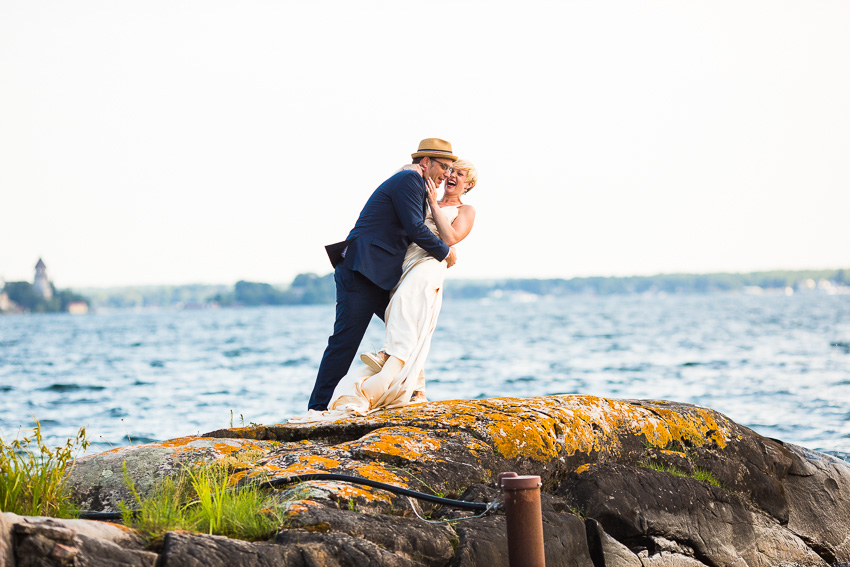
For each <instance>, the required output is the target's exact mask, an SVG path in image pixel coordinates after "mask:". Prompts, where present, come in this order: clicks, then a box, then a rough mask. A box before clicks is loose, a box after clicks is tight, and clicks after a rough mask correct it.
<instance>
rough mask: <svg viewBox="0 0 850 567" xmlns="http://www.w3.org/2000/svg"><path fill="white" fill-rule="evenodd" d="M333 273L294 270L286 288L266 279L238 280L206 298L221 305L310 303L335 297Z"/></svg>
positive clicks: (328, 300)
mask: <svg viewBox="0 0 850 567" xmlns="http://www.w3.org/2000/svg"><path fill="white" fill-rule="evenodd" d="M335 293H336V292H335V284H334V280H333V274H328V275H326V276H317V275H316V274H298V275H297V276H296V277H295V279H294V280H292V284H291V285H290V286H289V287H288V288H286V289H280V288H277V287H273V286H272V285H270V284H267V283H261V282H246V281H244V280H243V281H238V282H236V285H234V286H233V291H232V292H230V293H219V294H216V295H214V296H213V297H211V298H210V301H212V302H215V303H217V304H219V305H221V306H224V307H229V306H255V305H314V304H317V303H333V302H334V300H335Z"/></svg>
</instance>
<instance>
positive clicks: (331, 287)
mask: <svg viewBox="0 0 850 567" xmlns="http://www.w3.org/2000/svg"><path fill="white" fill-rule="evenodd" d="M805 280H814V281H816V282H817V281H820V280H827V281H829V282H831V283H832V284H835V285H845V286H850V269H843V270H808V271H773V272H753V273H746V274H728V273H717V274H659V275H654V276H631V277H587V278H570V279H558V278H552V279H501V280H449V281H448V282H447V283H446V286H445V294H446V298H448V299H478V298H482V297H489V296H493V295H498V294H499V293H507V294H509V293H529V294H534V295H541V296H562V295H572V294H593V295H614V294H631V293H648V292H649V293H652V292H659V293H660V292H664V293H670V294H676V293H681V294H686V293H715V292H734V291H740V290H743V289H744V288H746V287H748V286H757V287H760V288H764V289H784V288H786V287H791V288H795V287H797V286H798V284H799V283H800V282H803V281H805ZM21 283H25V282H13V283H12V284H7V287H8V286H9V285H18V284H21ZM27 285H29V284H27ZM30 289H31V286H30ZM81 291H82V292H83V293H85V294H86V295H87V296H88V297H90V298H91V301H90V303H91V305H93V306H94V307H95V308H99V307H109V308H138V307H178V308H193V307H206V306H209V305H210V304H215V305H219V306H222V307H239V306H245V307H250V306H256V305H315V304H323V303H333V302H334V301H335V296H336V292H335V284H334V279H333V274H332V273H331V274H326V275H324V276H319V275H316V274H313V273H305V274H299V275H298V276H296V277H295V279H294V280H292V283H291V284H289V285H288V286H287V285H272V284H269V283H263V282H249V281H245V280H241V281H238V282H236V284H235V285H233V286H226V285H204V284H197V285H184V286H147V287H126V288H112V289H97V288H91V289H82V290H81ZM32 293H34V292H32ZM62 293H65V292H59V293H58V294H57V296H56V297H55V298H54V299H55V300H59V301H60V303H61V302H63V301H64V302H65V304H67V302H68V301H69V299H67V298H66V299H64V300H63V299H61V298H60V294H62ZM71 300H72V299H71ZM13 301H14V299H13ZM16 303H17V301H16Z"/></svg>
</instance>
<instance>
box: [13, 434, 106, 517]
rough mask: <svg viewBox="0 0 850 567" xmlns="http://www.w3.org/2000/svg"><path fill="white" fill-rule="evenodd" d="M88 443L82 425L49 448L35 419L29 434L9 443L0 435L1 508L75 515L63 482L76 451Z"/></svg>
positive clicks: (45, 514)
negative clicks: (67, 437) (70, 436)
mask: <svg viewBox="0 0 850 567" xmlns="http://www.w3.org/2000/svg"><path fill="white" fill-rule="evenodd" d="M88 446H89V442H88V440H87V439H86V429H85V428H84V427H83V428H81V429H80V430H79V432H78V433H77V436H76V437H75V438H71V439H68V440H67V441H66V442H65V445H61V446H59V447H53V448H51V447H48V446H47V445H45V444H44V439H43V437H42V435H41V423H39V422H38V421H36V422H35V428H34V429H33V430H32V434H31V435H29V436H25V437H21V438H17V437H16V438H15V440H14V441H12V442H11V443H6V442H5V441H4V440H3V439H2V437H0V510H2V511H4V512H13V513H15V514H20V515H22V516H53V517H57V518H73V517H76V516H77V513H78V511H77V507H76V506H75V505H74V503H73V502H72V501H71V493H70V490H69V489H68V488H67V486H66V481H67V480H68V474H69V473H70V471H71V468H72V467H73V466H74V463H75V461H76V456H77V453H78V452H79V451H80V450H82V451H85V450H86V448H87V447H88Z"/></svg>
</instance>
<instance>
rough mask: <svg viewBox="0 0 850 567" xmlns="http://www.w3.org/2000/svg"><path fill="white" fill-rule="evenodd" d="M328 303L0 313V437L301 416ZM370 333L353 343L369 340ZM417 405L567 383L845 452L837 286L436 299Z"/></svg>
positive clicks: (136, 436) (134, 438)
mask: <svg viewBox="0 0 850 567" xmlns="http://www.w3.org/2000/svg"><path fill="white" fill-rule="evenodd" d="M333 311H334V310H333V306H307V307H267V308H257V309H233V310H227V309H222V310H204V311H159V312H142V313H132V312H113V313H102V314H90V315H86V316H71V315H66V314H56V315H30V316H4V317H0V434H2V436H3V439H4V440H8V439H10V438H12V437H14V436H15V435H16V433H17V431H18V429H19V428H20V427H23V428H25V429H26V428H30V427H32V425H33V419H34V418H36V419H38V420H40V422H41V424H42V428H43V430H44V433H45V434H46V436H47V437H48V439H49V440H51V441H53V442H55V443H59V442H60V441H63V440H64V439H65V438H67V437H70V436H73V435H75V434H76V432H77V430H78V429H79V428H80V427H81V426H85V427H86V428H87V433H88V437H89V439H90V440H91V441H93V442H94V446H93V447H92V448H90V449H89V452H90V453H91V452H95V451H100V450H104V449H106V448H108V447H110V446H118V445H126V444H137V443H144V442H149V441H153V440H163V439H170V438H174V437H179V436H183V435H189V434H195V433H203V432H206V431H210V430H214V429H218V428H222V427H230V426H231V425H233V426H239V425H242V424H245V425H248V424H250V423H262V424H272V423H279V422H281V421H283V420H285V419H286V418H287V417H289V416H292V415H296V414H299V413H301V412H303V410H304V409H305V407H306V404H307V399H308V397H309V394H310V391H311V389H312V386H313V380H314V378H315V375H316V368H317V367H318V364H319V360H320V357H321V354H322V351H323V350H324V347H325V345H326V341H327V336H328V334H329V333H330V330H331V327H332V325H333ZM382 332H383V330H382V325H381V324H380V322H379V321H378V320H377V319H376V320H375V321H374V322H373V325H372V326H370V328H369V331H368V333H367V336H366V338H365V339H364V342H363V348H364V350H365V349H369V348H371V346H372V345H375V346H380V344H381V342H382ZM426 373H427V380H428V395H429V397H430V398H431V399H435V400H441V399H455V398H483V397H491V396H534V395H546V394H556V393H568V394H569V393H579V394H592V395H598V396H606V397H614V398H644V399H669V400H677V401H684V402H690V403H694V404H698V405H701V406H706V407H710V408H713V409H716V410H718V411H720V412H722V413H724V414H726V415H728V416H729V417H730V418H732V419H733V420H735V421H737V422H739V423H741V424H744V425H747V426H749V427H752V428H753V429H755V430H756V431H758V432H759V433H761V434H763V435H766V436H769V437H774V438H778V439H782V440H785V441H789V442H792V443H797V444H800V445H804V446H806V447H809V448H812V449H817V450H822V451H827V452H830V453H833V454H840V455H845V454H846V453H850V296H848V295H843V296H842V295H836V296H827V295H794V296H790V297H786V296H748V295H722V294H718V295H708V296H664V297H661V296H616V297H586V296H571V297H564V298H556V299H545V298H544V299H540V300H538V301H532V302H515V301H509V300H507V299H503V300H489V301H446V302H445V303H444V305H443V313H442V315H441V318H440V324H439V326H438V329H437V333H436V335H435V337H434V340H433V347H432V351H431V357H430V359H429V364H428V366H427V368H426Z"/></svg>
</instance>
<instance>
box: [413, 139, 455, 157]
mask: <svg viewBox="0 0 850 567" xmlns="http://www.w3.org/2000/svg"><path fill="white" fill-rule="evenodd" d="M410 157H412V158H413V159H416V158H418V157H441V158H446V159H450V160H452V161H457V156H456V155H453V154H452V145H451V144H450V143H448V142H447V141H445V140H441V139H439V138H425V139H424V140H422V141H421V142H419V149H418V150H416V153H415V154H411V155H410Z"/></svg>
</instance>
